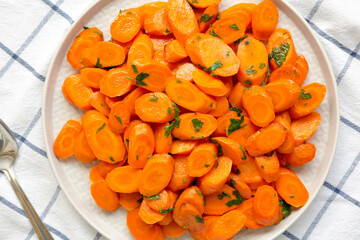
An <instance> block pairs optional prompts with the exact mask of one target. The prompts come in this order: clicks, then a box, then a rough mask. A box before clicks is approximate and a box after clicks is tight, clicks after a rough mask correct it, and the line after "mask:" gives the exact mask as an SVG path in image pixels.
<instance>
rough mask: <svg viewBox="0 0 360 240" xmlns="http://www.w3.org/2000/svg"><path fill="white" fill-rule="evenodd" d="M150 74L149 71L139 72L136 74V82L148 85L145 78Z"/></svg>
mask: <svg viewBox="0 0 360 240" xmlns="http://www.w3.org/2000/svg"><path fill="white" fill-rule="evenodd" d="M149 76H150V75H149V74H148V73H144V72H142V73H139V74H138V75H137V76H136V84H137V85H139V86H147V84H146V83H145V82H144V79H145V78H147V77H149Z"/></svg>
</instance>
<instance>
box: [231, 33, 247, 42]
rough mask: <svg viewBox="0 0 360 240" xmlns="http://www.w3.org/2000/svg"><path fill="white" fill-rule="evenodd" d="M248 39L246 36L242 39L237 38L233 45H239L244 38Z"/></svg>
mask: <svg viewBox="0 0 360 240" xmlns="http://www.w3.org/2000/svg"><path fill="white" fill-rule="evenodd" d="M247 37H248V35H245V36H244V37H242V38H239V39H238V40H236V41H235V42H234V43H235V44H239V43H241V42H242V41H243V40H244V39H245V38H247Z"/></svg>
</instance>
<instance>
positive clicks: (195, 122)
mask: <svg viewBox="0 0 360 240" xmlns="http://www.w3.org/2000/svg"><path fill="white" fill-rule="evenodd" d="M191 122H192V124H193V126H194V129H195V132H200V129H201V128H202V126H203V125H204V123H203V122H202V121H201V120H199V119H197V118H194V119H193V120H191Z"/></svg>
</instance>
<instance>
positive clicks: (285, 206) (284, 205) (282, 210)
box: [279, 200, 291, 216]
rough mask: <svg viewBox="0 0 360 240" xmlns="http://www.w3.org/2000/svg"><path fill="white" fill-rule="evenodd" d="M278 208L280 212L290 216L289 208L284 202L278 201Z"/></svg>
mask: <svg viewBox="0 0 360 240" xmlns="http://www.w3.org/2000/svg"><path fill="white" fill-rule="evenodd" d="M279 206H280V207H282V209H281V212H282V213H283V214H284V215H285V216H287V215H290V214H291V206H290V205H289V204H288V203H287V202H285V201H284V200H279Z"/></svg>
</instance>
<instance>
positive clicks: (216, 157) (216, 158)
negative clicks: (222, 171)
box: [214, 153, 219, 164]
mask: <svg viewBox="0 0 360 240" xmlns="http://www.w3.org/2000/svg"><path fill="white" fill-rule="evenodd" d="M214 158H215V160H218V159H219V158H218V156H216V153H214ZM218 164H219V163H218Z"/></svg>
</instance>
